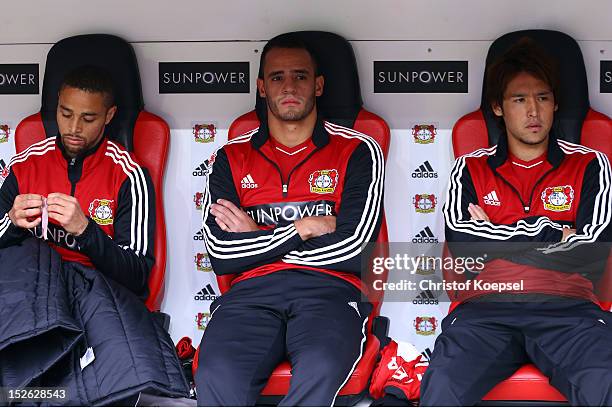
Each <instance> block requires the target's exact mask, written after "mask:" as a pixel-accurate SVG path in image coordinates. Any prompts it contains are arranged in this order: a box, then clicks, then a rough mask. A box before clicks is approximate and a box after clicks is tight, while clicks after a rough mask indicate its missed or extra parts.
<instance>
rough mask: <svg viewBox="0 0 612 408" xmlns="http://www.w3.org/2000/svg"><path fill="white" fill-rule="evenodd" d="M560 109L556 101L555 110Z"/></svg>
mask: <svg viewBox="0 0 612 408" xmlns="http://www.w3.org/2000/svg"><path fill="white" fill-rule="evenodd" d="M557 109H559V105H558V104H556V103H555V112H556V111H557Z"/></svg>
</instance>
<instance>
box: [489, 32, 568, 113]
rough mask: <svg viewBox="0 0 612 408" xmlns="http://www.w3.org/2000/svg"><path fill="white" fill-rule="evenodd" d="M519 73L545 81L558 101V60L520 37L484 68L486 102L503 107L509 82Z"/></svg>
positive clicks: (556, 101)
mask: <svg viewBox="0 0 612 408" xmlns="http://www.w3.org/2000/svg"><path fill="white" fill-rule="evenodd" d="M521 72H526V73H528V74H531V75H533V76H534V77H535V78H537V79H539V80H541V81H543V82H545V83H546V84H547V85H548V86H549V87H550V89H551V91H552V93H553V96H554V97H555V103H559V69H558V63H557V61H556V60H555V59H554V58H553V57H551V56H550V55H548V54H547V53H546V51H544V49H543V48H542V47H540V46H539V45H538V44H537V43H536V42H535V41H534V40H533V39H531V38H529V37H523V38H521V39H519V40H518V41H517V42H516V43H515V44H514V45H513V46H512V47H510V48H509V49H508V50H507V51H506V52H505V53H503V54H502V55H501V56H500V57H499V58H497V59H496V60H495V62H493V63H492V64H491V65H490V66H489V68H488V69H487V75H486V84H487V92H486V98H487V101H488V102H489V104H491V105H497V106H500V107H501V106H502V103H503V101H504V93H505V92H506V88H507V87H508V84H509V83H510V81H512V80H513V79H514V78H515V77H516V76H517V75H518V74H520V73H521Z"/></svg>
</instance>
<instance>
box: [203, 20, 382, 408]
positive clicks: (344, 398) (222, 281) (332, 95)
mask: <svg viewBox="0 0 612 408" xmlns="http://www.w3.org/2000/svg"><path fill="white" fill-rule="evenodd" d="M295 34H296V35H297V36H300V38H301V39H302V40H303V41H305V42H306V43H307V44H309V46H311V47H312V49H313V50H314V52H315V53H317V55H318V56H319V64H320V69H321V72H323V74H324V76H325V79H326V81H325V91H324V93H323V96H321V97H320V98H319V99H318V101H317V104H318V107H319V110H320V111H322V112H324V113H325V117H326V118H329V119H330V120H331V121H332V122H334V123H339V124H341V125H344V126H349V127H351V128H353V129H355V130H357V131H360V132H362V133H365V134H368V135H370V136H372V137H373V138H374V139H375V140H376V141H377V142H378V144H379V145H380V146H381V148H382V150H383V154H384V157H385V159H386V158H387V153H388V151H389V144H390V140H391V136H390V130H389V126H388V125H387V123H386V122H385V121H384V120H383V119H382V118H380V117H379V116H377V115H375V114H374V113H371V112H368V111H367V110H365V109H363V108H362V107H361V105H362V102H361V93H360V91H359V81H358V78H357V70H356V65H355V57H354V55H353V51H352V48H351V46H350V44H349V43H348V42H347V41H346V40H345V39H343V38H341V37H339V36H337V35H334V34H330V33H323V32H308V31H307V32H298V33H295ZM347 89H348V90H349V91H348V92H347ZM263 111H265V102H263V100H262V99H261V98H257V102H256V109H255V110H253V111H251V112H248V113H246V114H244V115H242V116H240V117H239V118H237V119H236V120H235V121H234V122H233V123H232V125H231V126H230V129H229V134H228V139H230V140H231V139H233V138H235V137H237V136H240V135H241V134H244V133H246V132H248V131H250V130H252V129H255V128H257V127H258V126H259V117H265V116H262V115H265V113H262V112H263ZM376 242H377V245H376V247H375V252H374V254H373V255H372V256H373V257H374V256H387V255H388V246H387V244H388V242H389V238H388V234H387V224H386V221H385V217H384V211H383V220H382V224H381V228H380V233H379V235H378V237H377V241H376ZM368 270H369V271H370V276H368V279H372V280H373V279H382V280H383V281H386V278H387V276H386V273H384V274H383V275H374V274H373V273H372V272H371V271H372V268H369V269H368ZM234 277H235V276H233V275H223V276H217V283H218V284H219V289H220V291H221V293H225V292H226V291H227V290H229V288H230V287H231V282H232V280H233V279H234ZM366 283H369V282H366ZM368 287H369V288H372V285H368ZM383 295H384V293H383V291H371V293H370V295H369V298H370V301H371V302H372V304H373V306H374V307H373V309H372V313H371V314H370V318H369V320H368V330H369V334H368V337H367V340H366V349H365V351H364V354H363V356H362V357H361V360H359V363H358V364H357V367H356V368H355V370H354V371H353V373H352V374H351V377H350V378H349V380H348V381H347V383H346V384H345V385H344V387H343V388H342V389H341V390H340V392H339V394H338V397H337V398H336V405H353V404H355V403H356V402H358V401H359V400H360V399H361V398H362V397H363V396H364V394H365V393H366V392H367V389H368V385H369V380H370V376H371V374H372V371H373V369H374V366H375V364H376V362H377V360H378V356H379V351H380V350H379V349H380V342H379V337H377V335H378V334H379V333H380V332H379V329H380V328H382V330H381V331H383V332H384V331H385V329H386V324H385V323H384V322H385V321H384V320H382V319H380V316H379V314H380V307H381V304H382V300H383ZM377 317H378V319H376V318H377ZM383 319H384V318H383ZM378 324H381V327H376V326H377V325H378ZM374 333H376V335H375V334H374ZM384 335H386V333H385V334H384ZM203 347H205V344H204V345H203ZM198 354H199V353H196V358H195V359H194V362H193V372H194V374H195V372H196V369H197V356H198ZM290 380H291V366H290V364H289V362H287V361H285V362H283V363H281V364H280V365H279V366H278V367H276V369H275V370H274V371H273V373H272V375H271V376H270V379H269V380H268V383H267V385H266V386H265V388H264V389H263V391H262V393H261V397H260V400H259V401H258V402H259V403H265V404H267V403H275V402H278V401H279V400H280V399H282V397H283V396H284V395H286V394H287V391H288V390H289V382H290Z"/></svg>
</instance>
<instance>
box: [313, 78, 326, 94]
mask: <svg viewBox="0 0 612 408" xmlns="http://www.w3.org/2000/svg"><path fill="white" fill-rule="evenodd" d="M323 85H325V78H323V75H319V76H318V77H316V78H315V96H321V95H323Z"/></svg>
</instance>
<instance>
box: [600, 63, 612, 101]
mask: <svg viewBox="0 0 612 408" xmlns="http://www.w3.org/2000/svg"><path fill="white" fill-rule="evenodd" d="M599 77H600V81H599V92H601V93H612V61H600V62H599Z"/></svg>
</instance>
